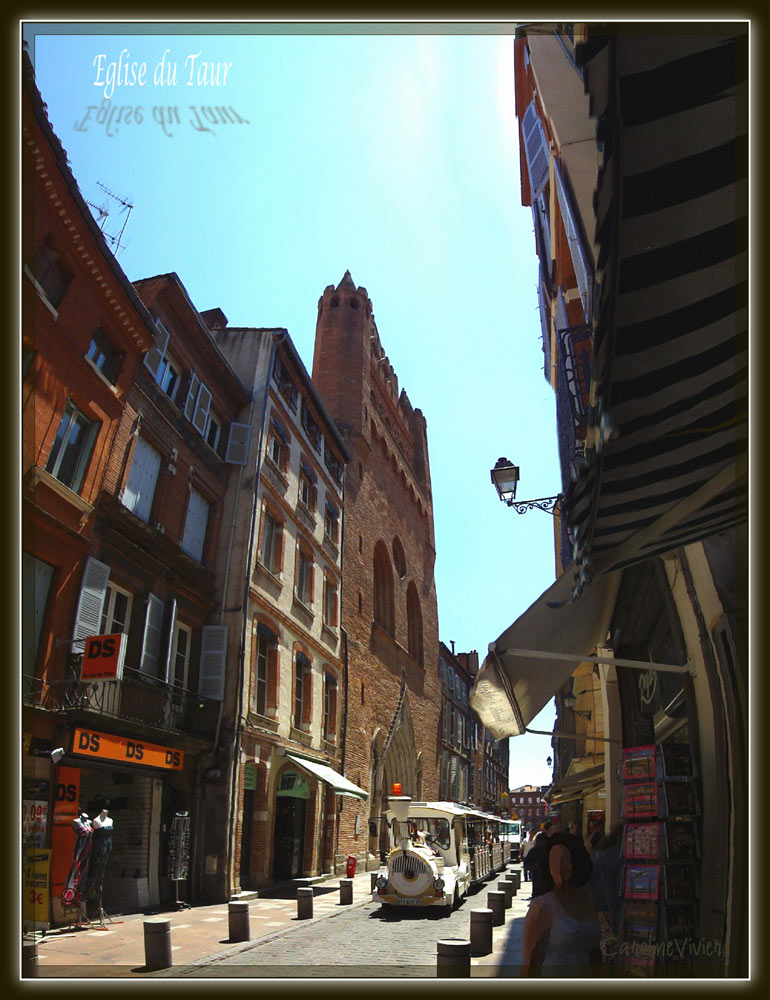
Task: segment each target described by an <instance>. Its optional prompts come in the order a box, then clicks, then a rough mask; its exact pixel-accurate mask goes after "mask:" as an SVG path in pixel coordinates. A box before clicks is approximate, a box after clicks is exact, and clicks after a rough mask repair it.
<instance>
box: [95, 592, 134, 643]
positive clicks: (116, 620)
mask: <svg viewBox="0 0 770 1000" xmlns="http://www.w3.org/2000/svg"><path fill="white" fill-rule="evenodd" d="M132 602H133V595H131V594H130V593H129V592H128V591H127V590H124V589H123V588H122V587H118V586H117V585H116V584H114V583H110V584H108V585H107V591H106V594H105V598H104V607H103V608H102V620H101V624H100V626H99V634H100V635H113V634H115V633H116V632H123V633H125V634H126V635H128V629H129V626H130V623H131V604H132Z"/></svg>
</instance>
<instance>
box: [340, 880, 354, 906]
mask: <svg viewBox="0 0 770 1000" xmlns="http://www.w3.org/2000/svg"><path fill="white" fill-rule="evenodd" d="M352 902H353V879H352V878H341V879H340V903H342V905H343V906H349V905H350V904H351V903H352Z"/></svg>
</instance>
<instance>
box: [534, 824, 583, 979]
mask: <svg viewBox="0 0 770 1000" xmlns="http://www.w3.org/2000/svg"><path fill="white" fill-rule="evenodd" d="M581 846H582V845H579V844H578V845H576V844H575V841H574V839H573V838H567V837H563V836H561V835H559V834H557V835H556V836H554V837H552V838H551V842H550V844H549V846H548V854H547V855H546V857H545V858H544V859H543V862H542V863H543V864H544V865H547V867H548V871H549V872H550V874H551V878H552V879H553V883H554V887H553V889H551V891H550V892H546V893H544V894H543V895H542V896H538V897H536V898H535V899H533V900H532V902H531V903H530V905H529V910H528V911H527V916H526V918H525V919H524V928H523V936H522V947H521V950H522V969H521V975H522V976H542V977H543V978H544V979H549V978H554V977H568V978H572V979H574V978H577V977H582V976H598V975H601V965H602V958H601V952H600V950H599V942H600V940H601V926H600V924H599V920H598V918H597V915H596V904H595V903H594V900H593V897H592V896H591V894H590V893H589V892H588V890H587V889H586V888H585V883H586V882H587V881H588V878H589V876H590V874H591V859H590V857H589V855H588V852H587V851H585V849H584V848H582V851H581V850H579V849H578V848H580V847H581ZM583 855H585V857H584V856H583Z"/></svg>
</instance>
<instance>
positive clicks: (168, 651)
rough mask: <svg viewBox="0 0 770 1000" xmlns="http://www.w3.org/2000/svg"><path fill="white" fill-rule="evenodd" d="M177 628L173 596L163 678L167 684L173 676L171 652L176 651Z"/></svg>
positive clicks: (173, 598)
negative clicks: (175, 634) (175, 632)
mask: <svg viewBox="0 0 770 1000" xmlns="http://www.w3.org/2000/svg"><path fill="white" fill-rule="evenodd" d="M175 629H176V598H175V597H172V598H171V614H170V616H169V623H168V644H167V646H166V663H165V666H164V668H163V677H162V678H161V680H163V681H165V682H166V684H168V683H169V678H170V677H171V654H172V653H173V651H174V630H175Z"/></svg>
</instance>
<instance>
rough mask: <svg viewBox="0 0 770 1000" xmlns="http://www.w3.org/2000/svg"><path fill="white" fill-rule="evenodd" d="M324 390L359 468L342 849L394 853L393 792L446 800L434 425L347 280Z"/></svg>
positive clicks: (317, 378) (321, 368)
mask: <svg viewBox="0 0 770 1000" xmlns="http://www.w3.org/2000/svg"><path fill="white" fill-rule="evenodd" d="M313 381H314V383H315V385H316V387H317V389H318V391H319V393H320V395H321V397H322V398H323V400H324V402H325V403H326V406H327V408H328V410H329V411H330V413H331V415H332V416H333V417H334V419H335V421H336V423H337V425H338V427H339V429H340V431H341V432H342V435H343V437H344V438H345V442H346V444H347V445H348V447H349V449H350V452H351V454H352V458H351V460H350V462H349V464H348V466H347V469H346V474H345V523H344V531H343V573H344V578H343V586H342V627H343V629H344V631H345V633H346V635H347V681H348V683H347V702H346V706H345V708H346V719H345V722H346V727H345V733H346V735H345V744H344V750H343V764H344V772H345V775H346V776H347V777H348V778H350V779H351V780H352V781H354V782H355V783H356V784H357V785H359V786H360V787H362V788H365V789H367V790H368V791H369V802H368V803H366V802H360V803H359V802H355V801H353V800H352V799H345V800H343V801H344V805H343V807H342V813H341V816H340V841H339V849H340V851H342V852H344V853H355V854H357V855H358V856H359V857H362V855H363V853H364V852H366V851H368V852H369V853H371V854H374V855H375V857H376V856H377V855H378V851H379V850H380V849H381V848H382V847H384V831H383V824H382V813H383V812H384V810H385V809H386V808H387V796H388V793H389V790H390V786H391V783H393V782H400V783H401V785H402V788H403V794H404V795H411V796H412V797H413V798H420V799H435V798H436V797H437V796H438V767H439V759H440V745H439V733H440V727H439V722H440V711H441V685H440V680H439V674H438V609H437V604H436V586H435V581H434V577H433V566H434V562H435V557H436V550H435V537H434V532H433V501H432V494H431V486H430V468H429V464H428V439H427V433H426V423H425V418H424V417H423V415H422V412H421V411H420V410H415V409H413V408H412V405H411V404H410V402H409V399H408V397H407V395H406V392H405V391H404V390H403V389H402V390H401V392H400V393H399V389H398V379H397V377H396V374H395V372H394V371H393V368H392V367H391V365H390V362H389V361H388V358H387V357H386V356H385V352H384V351H383V348H382V345H381V343H380V338H379V334H378V332H377V326H376V324H375V322H374V315H373V313H372V304H371V301H370V299H369V296H368V294H367V292H366V289H365V288H363V287H359V288H356V286H355V284H354V282H353V280H352V278H351V276H350V272H349V271H346V272H345V276H344V277H343V279H342V281H341V282H340V283H339V285H337V287H336V288H335V287H334V286H333V285H329V286H328V287H327V288H326V289H325V291H324V293H323V295H322V296H321V298H320V300H319V302H318V320H317V324H316V339H315V351H314V356H313Z"/></svg>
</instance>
